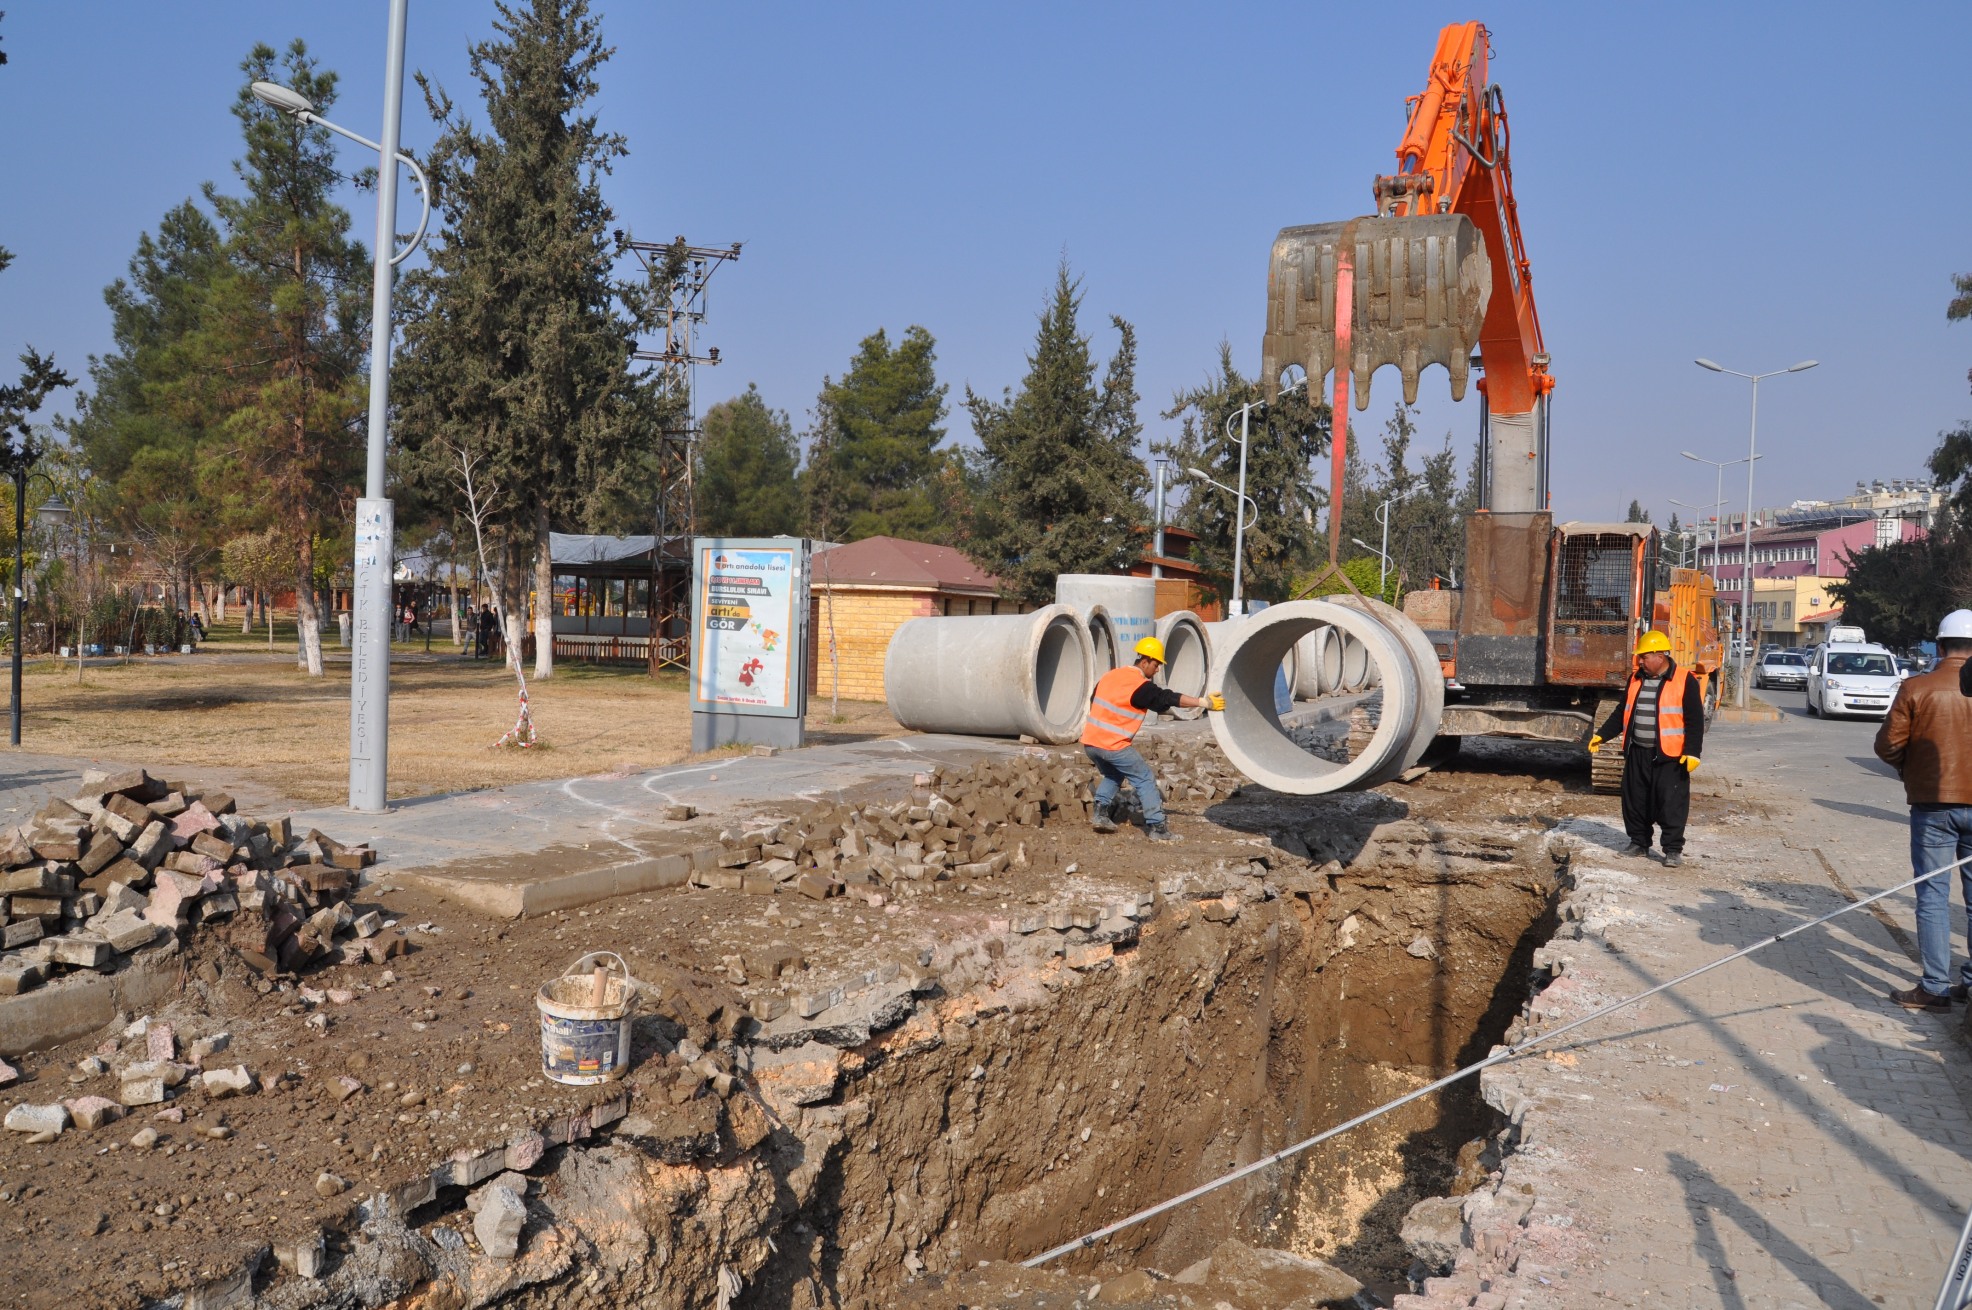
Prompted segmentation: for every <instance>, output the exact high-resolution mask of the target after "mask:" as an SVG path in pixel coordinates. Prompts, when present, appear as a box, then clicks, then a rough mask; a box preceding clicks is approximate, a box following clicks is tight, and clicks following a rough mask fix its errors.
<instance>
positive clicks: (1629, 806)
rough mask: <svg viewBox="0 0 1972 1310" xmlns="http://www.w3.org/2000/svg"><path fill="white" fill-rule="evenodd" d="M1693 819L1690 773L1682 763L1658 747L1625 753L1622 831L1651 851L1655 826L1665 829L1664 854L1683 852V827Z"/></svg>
mask: <svg viewBox="0 0 1972 1310" xmlns="http://www.w3.org/2000/svg"><path fill="white" fill-rule="evenodd" d="M1690 817H1691V774H1689V773H1688V772H1686V771H1685V767H1684V764H1683V763H1682V762H1681V761H1678V760H1674V759H1671V758H1670V757H1669V756H1667V755H1665V754H1664V753H1663V752H1662V751H1660V750H1658V749H1657V747H1656V746H1654V745H1652V746H1648V747H1645V748H1642V749H1639V750H1627V751H1624V752H1623V831H1624V832H1627V833H1628V834H1629V835H1630V840H1631V841H1633V842H1635V843H1636V844H1637V845H1639V846H1641V847H1643V848H1644V849H1645V850H1649V849H1650V830H1651V827H1652V826H1653V825H1655V826H1656V827H1658V828H1660V829H1662V830H1663V835H1664V840H1663V847H1664V854H1666V855H1677V854H1680V853H1682V852H1683V850H1684V824H1685V820H1686V819H1688V818H1690Z"/></svg>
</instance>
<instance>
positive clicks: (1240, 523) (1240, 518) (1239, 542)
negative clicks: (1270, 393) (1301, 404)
mask: <svg viewBox="0 0 1972 1310" xmlns="http://www.w3.org/2000/svg"><path fill="white" fill-rule="evenodd" d="M1307 385H1308V375H1307V374H1305V373H1304V374H1302V375H1301V377H1300V378H1299V379H1297V380H1296V381H1295V382H1294V383H1292V384H1291V385H1289V386H1285V387H1282V388H1281V389H1280V392H1279V394H1277V395H1276V396H1275V397H1274V399H1275V400H1278V399H1280V397H1281V396H1285V395H1287V394H1289V393H1290V392H1294V391H1298V390H1300V389H1301V388H1302V387H1305V386H1307ZM1272 403H1273V402H1272V401H1269V400H1266V399H1264V398H1262V399H1260V400H1249V401H1247V402H1246V403H1245V404H1244V405H1241V406H1240V407H1239V490H1238V491H1236V492H1233V494H1234V495H1236V496H1238V497H1239V499H1240V501H1241V502H1243V503H1244V504H1246V505H1253V517H1254V519H1256V520H1257V519H1258V518H1259V517H1260V507H1259V506H1258V505H1254V503H1253V500H1252V499H1251V498H1250V497H1249V496H1248V495H1247V494H1246V440H1247V438H1248V436H1250V435H1251V432H1252V426H1253V411H1254V410H1256V409H1265V408H1266V407H1267V406H1268V405H1270V404H1272ZM1226 436H1227V438H1228V439H1230V438H1231V437H1232V416H1231V415H1230V414H1228V415H1227V416H1226ZM1186 472H1188V473H1190V474H1191V475H1192V476H1193V477H1195V478H1201V479H1203V480H1204V481H1206V482H1211V483H1212V485H1213V486H1215V487H1217V488H1219V490H1221V491H1232V488H1231V487H1228V486H1226V485H1225V484H1224V483H1223V482H1213V481H1212V479H1211V478H1208V477H1206V476H1205V475H1204V474H1203V473H1200V472H1199V471H1198V470H1197V469H1187V470H1186ZM1245 559H1246V512H1245V510H1244V509H1242V510H1241V511H1240V512H1239V513H1238V514H1237V515H1236V516H1235V517H1234V520H1233V594H1232V614H1231V615H1229V616H1228V617H1233V618H1236V617H1238V616H1239V615H1242V614H1244V613H1246V593H1245V591H1244V590H1243V589H1242V587H1241V576H1242V572H1241V566H1242V565H1243V564H1244V563H1245Z"/></svg>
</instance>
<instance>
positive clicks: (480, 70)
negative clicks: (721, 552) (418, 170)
mask: <svg viewBox="0 0 1972 1310" xmlns="http://www.w3.org/2000/svg"><path fill="white" fill-rule="evenodd" d="M496 8H497V11H498V15H499V16H498V18H497V19H496V20H495V22H494V30H495V32H496V33H497V37H496V39H494V40H491V41H482V42H478V43H475V44H474V45H473V46H472V47H471V49H470V52H469V57H470V65H471V70H472V76H473V78H474V80H475V81H477V82H478V84H479V94H480V98H481V100H482V101H483V102H484V105H485V109H486V116H487V124H488V126H487V129H486V130H484V131H482V130H481V129H479V128H478V127H477V126H475V125H474V123H473V122H472V121H471V120H469V119H468V118H467V117H466V116H465V115H464V114H463V113H461V112H458V111H456V110H455V109H454V107H453V104H452V102H451V100H450V99H449V98H448V97H447V96H446V95H445V93H444V91H443V90H442V89H441V88H438V87H436V86H434V85H433V84H431V83H430V82H428V81H427V80H425V79H424V78H422V77H421V78H420V79H419V85H420V86H421V87H422V88H423V89H424V92H425V102H426V106H427V108H428V109H429V111H430V112H431V115H432V117H433V118H434V119H435V120H437V121H439V122H440V123H442V124H443V126H444V133H443V135H442V136H441V138H440V140H439V142H438V143H437V145H436V146H434V147H433V151H432V157H431V162H430V167H429V169H428V171H429V172H430V173H431V174H432V177H433V182H434V185H435V186H436V187H437V189H438V192H439V201H440V203H439V220H438V224H437V230H436V232H435V233H434V235H433V237H432V239H431V240H430V241H429V243H428V244H427V247H426V249H427V250H428V252H429V256H430V261H431V267H430V269H429V270H428V271H425V272H421V273H416V274H413V275H412V276H411V277H409V278H407V279H406V288H405V290H406V299H407V300H408V301H409V303H410V305H411V311H410V313H409V315H408V316H407V321H406V324H405V344H404V350H403V351H402V354H401V364H400V371H399V378H400V383H399V385H398V386H396V387H393V394H394V395H395V396H396V397H397V398H398V403H399V406H400V411H401V423H400V431H401V433H402V440H403V444H404V446H405V448H406V451H407V455H406V459H405V465H406V468H405V473H406V475H407V477H409V478H410V479H412V480H414V481H415V482H416V483H417V484H418V485H419V486H420V487H421V488H422V489H423V492H424V494H425V495H427V496H428V497H430V498H431V500H432V501H433V503H434V504H440V505H443V506H444V507H445V508H446V509H448V510H457V509H460V508H462V506H461V505H460V504H459V503H458V499H457V495H458V493H457V491H456V485H457V484H456V469H457V464H458V457H459V455H460V453H461V452H463V453H465V454H467V455H469V456H471V458H472V459H473V460H474V467H475V468H476V469H478V470H479V476H481V477H482V478H483V480H484V481H485V482H486V483H487V484H488V485H491V486H497V487H499V488H501V489H502V495H501V498H500V501H499V507H498V509H497V510H496V511H494V512H493V513H492V514H491V516H490V518H489V520H488V522H487V526H488V528H489V529H491V530H492V533H493V537H494V541H493V543H492V545H491V547H490V551H491V553H492V554H495V555H497V556H498V557H499V558H500V559H501V560H502V561H503V562H502V565H501V568H500V571H499V577H498V579H497V580H496V585H498V586H500V587H501V588H502V593H503V597H504V602H505V603H504V605H503V612H504V613H505V614H506V615H507V623H508V633H507V637H508V640H509V642H511V643H513V644H514V645H515V646H516V647H517V646H518V644H519V642H520V640H521V636H522V631H521V624H522V622H523V619H522V616H523V615H525V613H526V605H525V599H526V594H527V591H528V584H529V579H528V577H527V572H528V569H529V566H530V565H531V568H532V574H533V577H532V586H533V591H534V593H535V595H536V596H537V597H538V598H540V601H541V603H539V604H538V605H537V606H536V609H535V614H534V632H535V662H534V676H535V677H536V678H545V677H548V676H549V675H550V674H551V673H552V671H553V668H554V638H553V615H552V613H551V608H552V606H551V603H550V602H549V600H548V598H549V597H552V596H553V595H554V563H553V558H552V556H551V554H550V545H549V534H550V531H551V529H554V528H566V529H568V530H571V531H581V530H585V529H586V528H588V527H589V526H590V525H591V524H592V523H593V522H595V521H596V520H598V519H599V518H601V517H604V516H605V515H607V514H609V513H610V512H612V511H611V507H612V506H613V505H614V504H615V503H616V502H617V501H618V500H619V499H620V498H621V497H622V496H624V495H625V494H626V492H627V484H629V483H630V482H631V481H633V480H634V478H635V477H636V475H637V471H638V470H639V469H640V468H644V467H645V466H646V463H647V461H645V460H643V459H642V458H641V453H643V452H648V450H649V449H650V448H651V447H652V446H653V445H654V444H655V441H656V434H657V432H658V430H659V429H660V428H661V426H662V414H663V402H662V401H661V399H660V397H659V396H658V395H657V393H656V390H655V386H654V384H653V383H652V382H650V381H649V380H647V379H643V378H640V377H639V376H637V375H635V374H633V373H632V372H631V369H630V364H631V356H632V352H633V351H634V349H635V339H636V334H637V332H638V331H639V330H640V329H641V328H643V327H645V326H647V325H649V324H650V323H651V322H652V321H653V319H654V313H655V309H656V307H657V306H658V305H659V304H661V302H662V299H663V294H664V291H665V289H666V288H665V286H664V285H663V279H662V278H660V279H658V280H657V281H656V283H655V284H653V283H649V282H646V283H630V282H622V281H618V280H617V279H616V277H615V274H614V271H613V270H614V268H615V266H616V263H617V261H618V257H619V256H620V255H621V253H622V242H623V236H622V234H621V233H620V232H617V231H615V230H614V227H613V224H614V216H613V214H612V213H611V211H610V208H609V206H608V204H607V203H606V202H605V201H604V199H603V195H602V185H601V179H602V175H603V174H604V173H605V172H606V171H608V169H609V166H610V162H611V161H612V160H614V159H616V158H618V157H620V156H622V155H624V154H626V153H628V146H627V145H626V143H625V141H624V138H623V137H621V136H619V135H616V134H614V133H608V132H604V131H603V130H602V129H601V128H600V126H599V124H598V121H597V119H596V117H595V115H594V114H593V113H591V112H589V110H588V108H587V106H588V104H589V102H590V101H591V100H592V99H593V98H594V96H595V95H596V92H597V89H598V84H597V80H596V75H597V72H598V70H599V69H600V68H601V67H602V65H603V64H604V62H606V61H607V60H608V59H609V57H610V55H611V54H612V50H611V49H610V47H608V46H605V45H604V44H603V41H602V36H601V32H600V29H599V26H598V23H597V21H596V20H595V19H593V18H592V17H590V14H589V5H588V3H587V0H528V2H527V3H524V4H522V3H515V4H500V5H498V6H496Z"/></svg>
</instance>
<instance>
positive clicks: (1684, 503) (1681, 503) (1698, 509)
mask: <svg viewBox="0 0 1972 1310" xmlns="http://www.w3.org/2000/svg"><path fill="white" fill-rule="evenodd" d="M1671 503H1672V504H1673V505H1676V506H1677V507H1678V508H1679V509H1688V510H1690V511H1691V512H1692V513H1693V514H1703V513H1704V512H1705V507H1704V506H1703V505H1694V504H1692V503H1691V502H1690V501H1688V500H1675V499H1674V500H1672V501H1671ZM1718 513H1719V507H1718V505H1716V504H1714V505H1713V506H1712V535H1713V536H1714V537H1716V536H1717V535H1718V531H1719V526H1718ZM1703 521H1704V520H1702V519H1698V520H1694V521H1693V525H1692V528H1691V529H1688V530H1687V531H1686V532H1685V533H1684V534H1683V535H1685V536H1687V537H1690V538H1691V563H1690V564H1689V565H1681V566H1680V567H1685V568H1696V567H1697V566H1698V533H1697V531H1696V527H1697V524H1698V523H1702V522H1703ZM1713 553H1714V554H1716V553H1717V550H1716V548H1715V549H1714V552H1713ZM1678 558H1679V559H1680V560H1682V559H1683V558H1684V543H1683V542H1679V543H1678ZM1717 582H1718V580H1717V579H1716V578H1714V579H1713V585H1714V586H1716V585H1717Z"/></svg>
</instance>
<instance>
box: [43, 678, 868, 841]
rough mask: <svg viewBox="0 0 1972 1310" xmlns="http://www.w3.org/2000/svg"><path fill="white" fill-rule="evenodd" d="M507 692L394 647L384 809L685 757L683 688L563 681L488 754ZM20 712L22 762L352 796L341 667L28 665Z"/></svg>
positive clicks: (817, 734)
mask: <svg viewBox="0 0 1972 1310" xmlns="http://www.w3.org/2000/svg"><path fill="white" fill-rule="evenodd" d="M514 690H515V689H514V681H513V677H512V675H511V674H509V673H508V672H507V671H506V670H505V669H504V668H502V667H501V666H499V665H497V664H494V663H492V662H490V661H486V662H481V661H474V660H467V659H461V658H459V657H458V656H456V655H453V654H450V653H449V650H448V653H445V654H440V653H439V645H438V644H437V643H434V649H433V653H432V654H431V655H429V656H427V655H424V654H421V653H413V652H412V651H410V650H409V649H408V648H404V647H400V648H399V650H398V653H396V654H394V655H393V656H392V663H391V698H390V794H391V796H392V797H404V796H422V795H428V794H431V793H434V792H448V791H463V790H468V789H471V788H476V787H498V786H504V785H506V784H508V783H516V782H531V781H534V780H537V779H542V778H565V777H575V776H580V775H586V774H597V773H612V772H619V771H640V770H644V769H650V768H655V767H658V766H661V765H665V764H671V763H675V762H677V761H679V760H682V759H684V758H686V757H687V756H688V755H689V754H690V750H691V702H690V699H689V697H688V695H687V693H686V690H685V679H684V675H683V674H678V673H672V674H666V675H665V676H663V677H661V678H658V679H652V678H650V677H649V676H647V675H645V674H644V673H643V672H642V671H640V670H635V669H616V668H608V669H605V668H599V667H596V666H590V665H563V666H561V667H559V668H557V669H556V671H555V676H554V677H552V678H550V679H548V680H546V681H543V682H538V683H537V682H534V681H531V680H530V681H529V683H528V696H529V699H530V700H531V701H532V702H533V710H534V724H535V728H536V731H537V732H538V733H539V734H540V737H541V742H542V744H541V745H540V746H538V747H536V748H534V749H532V750H515V749H511V748H509V749H501V748H497V747H495V746H494V745H493V742H494V741H496V740H497V739H498V738H499V737H500V736H501V735H502V734H504V733H505V732H506V731H507V730H508V729H509V728H511V727H512V726H513V724H514V717H515V714H516V711H517V709H518V702H517V699H516V697H515V694H514ZM22 703H23V705H24V707H25V708H24V712H23V726H22V732H21V748H22V749H23V750H25V751H33V752H37V753H47V754H57V755H77V756H92V757H101V758H106V759H118V760H127V761H130V762H133V763H141V764H144V765H146V766H156V767H160V768H174V769H175V768H179V767H181V766H182V769H183V770H184V771H185V772H187V773H192V772H195V771H196V770H197V769H198V768H200V767H201V766H203V767H206V768H223V769H225V770H227V771H229V772H234V773H244V774H250V775H251V776H252V777H253V778H254V780H255V781H257V782H259V783H261V784H264V785H265V786H267V787H268V788H270V789H271V790H273V791H274V792H276V793H278V794H280V795H283V796H286V797H290V798H292V799H294V800H297V801H303V802H308V803H313V804H328V803H334V802H337V801H341V800H344V799H346V798H347V797H348V794H349V666H348V664H347V663H346V662H339V663H332V664H331V665H330V667H329V671H328V674H327V676H326V677H323V678H319V679H311V678H308V677H306V676H304V675H303V674H300V673H297V672H296V671H295V668H294V655H293V653H292V649H290V650H289V651H286V652H282V653H279V654H276V655H274V656H272V657H269V656H267V655H266V654H265V653H264V650H263V652H260V653H255V652H253V650H252V647H251V646H250V645H248V644H246V643H236V642H226V643H224V645H223V646H222V647H220V648H218V649H215V648H214V647H210V646H208V647H206V648H205V649H204V650H202V651H201V652H200V653H199V654H197V655H192V656H173V657H167V658H161V659H140V660H133V661H131V662H130V663H128V664H125V665H117V664H115V663H114V662H105V663H102V664H97V663H91V664H90V666H89V668H88V669H87V670H86V671H85V674H84V680H83V683H82V685H81V686H77V685H76V680H75V666H74V664H73V663H68V664H64V665H61V666H60V667H57V666H56V665H55V664H54V663H53V662H51V661H47V660H41V661H37V662H34V663H30V664H29V666H28V670H27V674H26V678H25V686H24V689H23V695H22ZM812 708H813V710H814V712H813V713H811V714H810V715H809V719H808V739H809V741H810V742H811V743H814V744H823V743H827V742H840V741H853V740H864V739H871V738H876V737H885V736H893V735H895V734H897V733H898V732H900V731H901V729H899V728H898V727H897V725H896V723H895V721H893V720H892V719H891V717H890V715H889V713H888V711H887V710H886V709H885V708H884V707H883V706H882V705H871V704H864V703H851V702H844V703H843V705H842V718H843V720H844V722H841V723H831V722H830V721H829V704H828V702H827V701H826V700H824V701H821V702H819V703H818V704H817V705H815V706H813V707H812Z"/></svg>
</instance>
